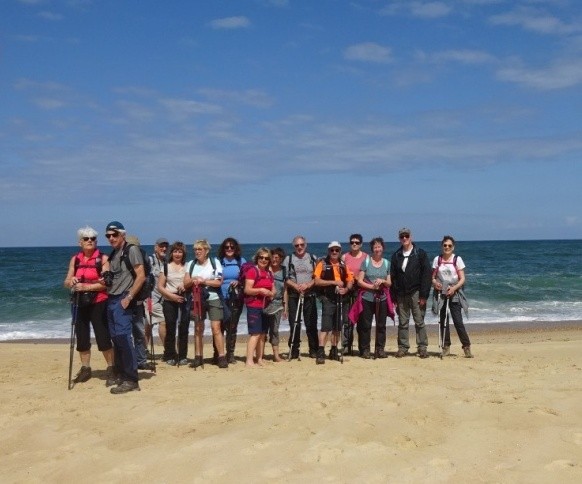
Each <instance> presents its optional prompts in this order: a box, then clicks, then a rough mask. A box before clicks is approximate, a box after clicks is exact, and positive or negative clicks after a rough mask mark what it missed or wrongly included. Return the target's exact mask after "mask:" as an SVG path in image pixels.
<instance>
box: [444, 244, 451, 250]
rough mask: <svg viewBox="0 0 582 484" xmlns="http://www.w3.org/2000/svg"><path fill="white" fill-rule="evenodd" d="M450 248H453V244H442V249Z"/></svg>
mask: <svg viewBox="0 0 582 484" xmlns="http://www.w3.org/2000/svg"><path fill="white" fill-rule="evenodd" d="M452 246H453V244H443V247H444V248H445V249H446V248H449V247H452Z"/></svg>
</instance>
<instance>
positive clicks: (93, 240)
mask: <svg viewBox="0 0 582 484" xmlns="http://www.w3.org/2000/svg"><path fill="white" fill-rule="evenodd" d="M96 240H97V237H83V241H84V242H89V241H91V242H95V241H96Z"/></svg>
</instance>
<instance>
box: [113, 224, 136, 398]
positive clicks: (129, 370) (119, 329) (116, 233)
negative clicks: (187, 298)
mask: <svg viewBox="0 0 582 484" xmlns="http://www.w3.org/2000/svg"><path fill="white" fill-rule="evenodd" d="M125 236H126V234H125V227H124V226H123V224H121V223H120V222H117V221H114V222H110V223H109V224H107V227H106V229H105V237H107V240H108V241H109V244H110V245H111V247H112V248H113V252H111V255H110V257H109V261H108V263H107V267H104V269H106V270H107V271H109V275H110V276H111V277H110V279H111V280H110V281H107V282H108V283H109V282H110V284H108V287H107V292H108V294H109V298H108V304H107V320H108V322H109V332H110V334H111V339H112V340H113V345H114V349H115V366H116V369H117V371H118V381H117V386H116V387H113V388H112V389H111V393H113V394H120V393H127V392H131V391H134V390H138V391H139V389H140V388H139V383H138V374H137V356H136V352H135V348H134V345H133V340H132V320H133V309H134V307H135V301H134V298H135V296H136V295H137V294H138V292H139V290H140V289H141V286H142V285H143V283H144V282H145V279H146V276H145V269H144V261H143V259H142V255H141V251H140V250H139V247H137V246H136V245H131V246H129V247H128V249H127V250H126V248H125V245H126V243H127V242H126V240H125ZM125 257H127V258H128V259H129V264H128V263H127V261H125V260H124V258H125ZM129 265H131V266H132V267H133V271H131V270H130V267H129ZM132 272H133V274H132ZM134 274H135V276H134ZM104 276H105V273H104ZM108 383H109V382H108ZM112 384H114V383H113V382H112Z"/></svg>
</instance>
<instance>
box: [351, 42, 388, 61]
mask: <svg viewBox="0 0 582 484" xmlns="http://www.w3.org/2000/svg"><path fill="white" fill-rule="evenodd" d="M344 57H345V58H346V59H347V60H353V61H362V62H376V63H379V64H385V63H388V62H390V61H391V60H392V50H391V49H390V47H385V46H382V45H380V44H376V43H375V42H363V43H361V44H354V45H350V46H349V47H348V48H346V50H345V51H344Z"/></svg>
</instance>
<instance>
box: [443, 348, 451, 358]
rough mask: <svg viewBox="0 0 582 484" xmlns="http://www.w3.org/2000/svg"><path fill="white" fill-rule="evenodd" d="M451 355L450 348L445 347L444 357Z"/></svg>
mask: <svg viewBox="0 0 582 484" xmlns="http://www.w3.org/2000/svg"><path fill="white" fill-rule="evenodd" d="M450 354H451V347H450V346H443V356H449V355H450Z"/></svg>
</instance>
